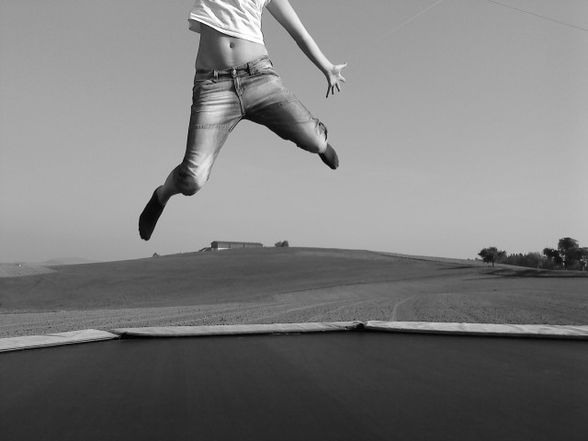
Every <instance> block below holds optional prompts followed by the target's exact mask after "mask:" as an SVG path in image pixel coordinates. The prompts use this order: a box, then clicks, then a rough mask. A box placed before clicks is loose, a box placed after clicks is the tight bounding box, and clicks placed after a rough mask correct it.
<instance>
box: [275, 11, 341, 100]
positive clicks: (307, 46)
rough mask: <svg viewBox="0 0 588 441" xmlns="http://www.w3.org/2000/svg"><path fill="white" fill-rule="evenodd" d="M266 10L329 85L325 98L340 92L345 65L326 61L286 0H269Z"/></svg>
mask: <svg viewBox="0 0 588 441" xmlns="http://www.w3.org/2000/svg"><path fill="white" fill-rule="evenodd" d="M267 9H268V11H270V13H271V14H272V16H273V17H274V18H275V19H276V20H277V21H278V23H280V24H281V25H282V27H283V28H284V29H286V31H287V32H288V33H289V34H290V36H291V37H292V38H293V39H294V41H295V42H296V44H297V45H298V47H300V49H302V52H304V54H305V55H306V56H307V57H308V58H309V59H310V60H311V61H312V62H313V63H314V64H315V65H316V67H318V68H319V69H320V71H321V72H322V73H323V74H324V75H325V77H326V78H327V82H328V84H329V85H328V88H327V98H328V97H329V94H333V95H334V94H335V88H337V90H338V91H340V90H341V89H340V87H339V83H341V82H343V83H344V82H345V78H343V75H341V71H342V70H343V68H344V67H345V66H347V63H344V64H333V63H331V62H330V61H329V60H328V59H327V57H326V56H325V55H324V54H323V53H322V51H321V50H320V48H319V47H318V45H317V44H316V42H315V41H314V39H313V38H312V37H311V35H310V34H309V33H308V31H307V30H306V28H305V27H304V25H303V24H302V22H301V21H300V18H298V14H296V11H294V8H292V6H291V5H290V3H289V1H288V0H271V2H270V3H269V4H268V5H267Z"/></svg>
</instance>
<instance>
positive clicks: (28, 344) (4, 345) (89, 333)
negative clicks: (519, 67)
mask: <svg viewBox="0 0 588 441" xmlns="http://www.w3.org/2000/svg"><path fill="white" fill-rule="evenodd" d="M115 338H120V337H119V336H118V335H116V334H112V333H110V332H106V331H99V330H96V329H83V330H81V331H70V332H60V333H57V334H47V335H28V336H24V337H8V338H0V352H5V351H18V350H20V349H33V348H44V347H48V346H61V345H71V344H75V343H87V342H91V341H101V340H112V339H115Z"/></svg>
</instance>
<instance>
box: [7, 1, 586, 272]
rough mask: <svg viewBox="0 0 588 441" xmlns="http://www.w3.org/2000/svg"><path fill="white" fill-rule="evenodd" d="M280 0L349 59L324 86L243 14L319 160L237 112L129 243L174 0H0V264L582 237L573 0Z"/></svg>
mask: <svg viewBox="0 0 588 441" xmlns="http://www.w3.org/2000/svg"><path fill="white" fill-rule="evenodd" d="M291 3H292V5H293V6H294V8H295V9H296V11H297V12H298V14H299V16H300V17H301V19H302V21H303V23H304V24H305V25H306V27H307V29H308V30H309V31H310V33H311V34H312V35H313V37H314V38H315V40H316V41H317V43H318V44H319V46H320V47H321V49H322V50H323V52H324V53H325V54H326V55H327V57H328V58H329V59H330V60H331V61H332V62H334V63H342V62H348V63H349V66H348V67H347V68H346V70H345V71H344V75H345V77H346V79H347V82H346V83H345V85H344V87H343V88H342V92H341V93H340V94H338V95H336V96H335V97H330V98H329V99H325V97H324V95H325V91H326V82H325V79H324V77H323V75H322V74H321V73H320V71H318V70H317V69H316V67H315V66H314V65H313V64H312V63H311V62H310V61H309V60H307V59H306V58H305V56H304V55H303V53H302V52H301V51H300V50H299V49H298V47H297V46H296V44H295V43H294V42H293V40H292V39H291V38H290V37H289V36H288V34H287V33H286V32H285V31H284V30H283V29H282V28H281V27H280V26H279V24H277V22H276V21H275V20H274V19H273V18H272V17H271V15H270V14H269V13H268V12H267V11H266V12H265V14H264V21H263V31H264V35H265V41H266V45H267V47H268V50H269V53H270V57H271V58H272V60H273V62H274V65H275V67H276V69H277V70H278V72H279V73H280V75H281V76H282V78H283V80H284V83H285V84H286V85H287V86H288V88H290V89H291V90H292V91H294V93H295V94H296V95H297V96H298V97H299V98H300V99H301V101H302V102H303V103H304V104H305V105H306V107H308V108H309V109H310V110H311V111H312V113H313V114H315V115H316V116H317V117H319V118H320V119H321V120H322V121H323V122H324V123H325V124H326V125H327V127H328V130H329V140H330V142H331V143H332V144H333V145H334V146H335V148H336V149H337V151H338V153H339V157H340V161H341V166H340V168H339V169H338V170H337V171H335V172H333V171H331V170H329V169H328V168H326V167H325V166H324V165H323V164H322V162H321V161H320V159H319V158H318V157H317V156H314V155H311V154H309V153H307V152H304V151H302V150H300V149H298V148H297V147H296V146H295V145H293V144H291V143H288V142H287V141H284V140H282V139H281V138H278V137H277V136H276V135H275V134H273V133H272V132H270V131H269V130H267V129H266V128H264V127H261V126H257V125H255V124H253V123H251V122H246V121H243V122H241V123H240V124H239V125H238V126H237V128H236V129H235V131H234V132H233V133H232V135H231V137H230V138H229V140H228V141H227V143H226V144H225V146H224V147H223V150H222V152H221V154H220V156H219V158H218V160H217V162H216V164H215V166H214V168H213V170H212V174H211V179H210V181H209V182H208V184H207V185H206V186H205V187H204V188H203V189H202V190H201V192H200V193H198V194H197V195H196V196H192V197H183V196H178V197H175V198H173V199H172V200H171V201H170V202H169V203H168V205H167V207H166V210H165V212H164V214H163V216H162V218H161V219H160V221H159V224H158V225H157V228H156V230H155V233H154V235H153V237H152V239H151V240H150V241H149V242H144V241H142V240H140V239H139V236H138V233H137V220H138V216H139V213H140V212H141V210H142V209H143V207H144V205H145V203H146V202H147V200H148V199H149V197H150V196H151V193H152V192H153V189H154V188H155V187H156V186H158V185H160V184H161V183H162V182H163V180H164V179H165V177H166V176H167V174H168V173H169V171H170V170H171V169H172V168H173V167H175V166H176V165H177V164H178V163H179V162H180V161H181V159H182V156H183V153H184V148H185V142H186V131H187V124H188V119H189V109H190V100H191V90H192V80H193V75H194V61H195V56H196V50H197V46H198V34H195V33H193V32H190V31H189V30H188V27H187V21H186V19H187V15H188V13H189V11H190V9H191V7H192V4H193V1H192V0H169V1H165V2H162V1H160V0H125V1H120V0H100V1H96V0H93V1H89V0H52V1H50V2H47V1H41V0H0V207H1V208H0V262H40V261H45V260H48V259H53V258H64V257H79V258H85V259H90V260H119V259H131V258H138V257H147V256H151V255H152V254H153V253H155V252H157V253H159V254H170V253H178V252H190V251H195V250H198V249H200V248H202V247H205V246H207V245H209V244H210V242H211V241H213V240H234V241H256V242H262V243H264V244H265V245H266V246H273V244H274V243H275V242H277V241H281V240H288V241H289V243H290V245H291V246H312V247H334V248H352V249H368V250H377V251H389V252H398V253H407V254H416V255H429V256H446V257H458V258H474V257H476V255H477V253H478V251H480V249H482V248H484V247H487V246H496V247H498V248H500V249H504V250H506V251H507V252H509V253H515V252H531V251H540V250H542V249H543V248H545V247H555V246H556V245H557V241H558V239H559V238H561V237H565V236H570V237H573V238H575V239H577V240H578V241H579V242H580V245H582V246H588V196H587V194H588V171H587V167H586V166H587V164H588V148H587V147H588V124H587V123H586V122H587V121H588V82H587V81H586V79H587V78H588V57H587V56H586V54H587V53H588V31H586V30H585V29H586V28H588V2H586V1H585V0H557V1H555V0H503V1H502V3H505V4H507V5H509V6H511V7H512V8H518V9H523V10H527V11H529V12H532V13H533V14H536V15H532V14H528V13H523V12H520V11H516V10H514V9H511V8H507V7H504V6H501V5H498V4H496V3H495V2H490V1H487V0H445V1H442V2H434V1H433V0H373V1H370V2H365V3H358V2H355V1H348V0H321V1H320V2H317V1H314V0H291ZM435 3H437V4H436V5H435V6H434V7H432V8H430V9H429V10H426V9H427V8H429V7H430V6H432V5H434V4H435ZM358 5H362V6H358ZM363 5H365V6H363ZM425 10H426V12H424V13H422V14H421V13H420V12H422V11H425ZM416 15H418V16H417V17H416V18H414V19H412V18H413V17H415V16H416ZM539 15H540V16H544V17H547V18H550V19H551V20H547V19H543V18H541V17H539ZM554 20H555V21H554ZM556 21H559V22H562V23H564V24H562V23H556ZM566 23H567V24H568V25H569V26H568V25H566ZM574 26H575V27H574ZM583 29H584V30H583Z"/></svg>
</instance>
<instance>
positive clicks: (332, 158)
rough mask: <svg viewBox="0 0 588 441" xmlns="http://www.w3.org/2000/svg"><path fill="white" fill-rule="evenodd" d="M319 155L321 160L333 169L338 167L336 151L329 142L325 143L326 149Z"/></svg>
mask: <svg viewBox="0 0 588 441" xmlns="http://www.w3.org/2000/svg"><path fill="white" fill-rule="evenodd" d="M319 156H320V157H321V159H322V160H323V162H324V163H325V164H327V165H328V166H329V167H330V168H332V169H333V170H335V169H336V168H337V167H339V158H338V157H337V152H336V151H335V149H334V148H333V147H331V144H327V149H326V150H325V151H324V152H323V153H319Z"/></svg>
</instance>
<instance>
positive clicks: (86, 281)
mask: <svg viewBox="0 0 588 441" xmlns="http://www.w3.org/2000/svg"><path fill="white" fill-rule="evenodd" d="M470 266H471V267H472V268H473V267H479V266H478V265H475V263H473V262H472V263H471V264H470ZM468 267H469V266H468ZM49 268H50V269H52V270H53V271H52V272H47V273H43V274H36V275H31V276H27V277H19V278H3V279H0V293H1V294H0V310H3V311H14V310H29V311H30V310H34V311H43V310H55V309H93V308H121V307H147V306H148V307H153V306H172V305H191V304H200V303H223V302H230V301H239V302H255V301H259V300H260V299H263V298H265V297H267V296H272V295H275V294H280V293H286V292H295V291H302V290H309V289H321V288H328V287H334V286H342V285H351V284H353V285H355V284H369V283H378V282H390V281H398V280H410V279H423V278H430V277H442V276H443V275H444V274H445V273H446V272H447V270H448V269H449V268H455V264H454V263H449V264H448V263H444V262H432V261H424V260H417V259H410V258H406V257H400V256H393V255H387V254H383V253H375V252H369V251H356V250H338V249H312V248H255V249H254V248H251V249H234V250H225V251H222V252H207V253H187V254H175V255H169V256H160V257H153V258H146V259H137V260H127V261H117V262H105V263H93V264H81V265H65V266H54V267H49ZM463 269H464V268H462V270H463Z"/></svg>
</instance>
